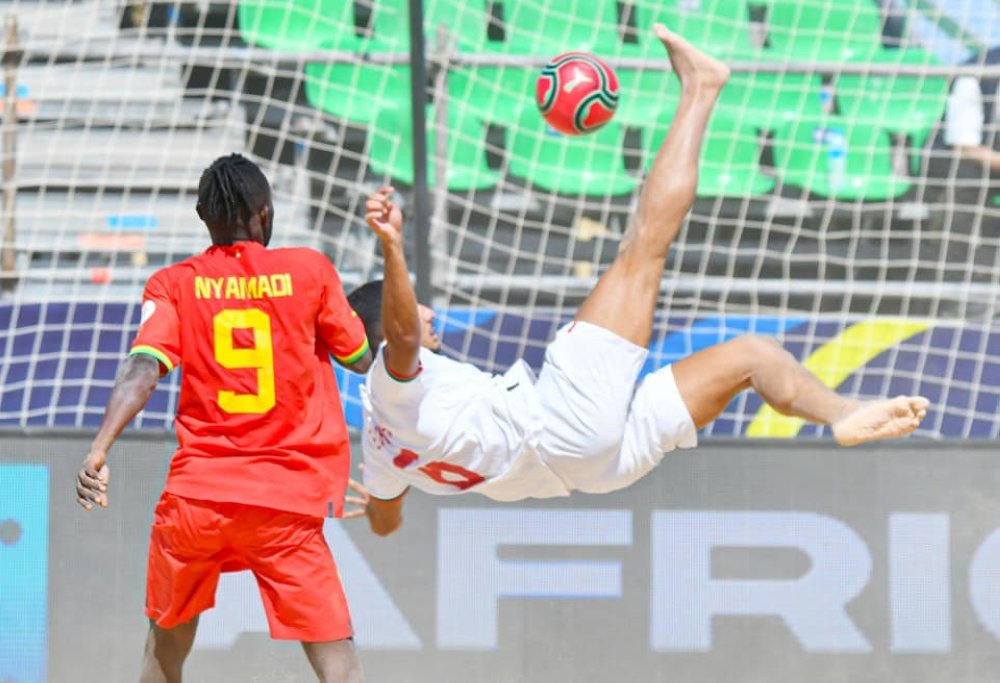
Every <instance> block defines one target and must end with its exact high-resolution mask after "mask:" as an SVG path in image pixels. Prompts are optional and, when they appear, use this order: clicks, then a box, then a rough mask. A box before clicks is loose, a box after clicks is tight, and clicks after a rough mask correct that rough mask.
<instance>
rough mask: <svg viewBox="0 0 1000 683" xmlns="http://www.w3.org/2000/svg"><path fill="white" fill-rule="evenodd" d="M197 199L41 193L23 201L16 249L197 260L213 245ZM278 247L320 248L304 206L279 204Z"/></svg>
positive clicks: (279, 200)
mask: <svg viewBox="0 0 1000 683" xmlns="http://www.w3.org/2000/svg"><path fill="white" fill-rule="evenodd" d="M195 201H196V195H194V194H150V193H135V192H133V193H123V192H119V193H112V192H106V193H101V194H89V193H70V192H37V193H22V194H20V195H18V200H17V207H16V214H15V216H16V225H17V232H16V237H15V246H16V249H17V251H18V252H21V253H26V254H31V255H35V254H45V253H56V252H58V253H60V254H65V253H72V254H81V253H97V254H105V255H108V256H111V255H114V254H118V253H142V254H146V255H155V254H164V255H168V256H171V257H173V256H174V255H178V254H181V255H184V254H194V253H198V252H200V251H201V250H202V249H204V248H205V247H207V246H208V245H209V243H210V242H209V237H208V232H207V231H206V229H205V226H204V225H203V224H202V222H201V221H200V220H199V219H198V216H197V214H196V213H195V208H194V205H195ZM274 203H275V215H276V216H278V217H279V220H278V222H277V224H276V226H275V234H274V237H275V239H274V241H275V246H291V245H298V246H312V247H317V246H318V242H319V237H318V234H317V232H316V231H315V230H312V229H311V228H310V227H309V222H308V217H307V215H306V214H305V213H304V212H303V211H302V208H301V207H302V206H304V205H303V203H302V202H296V201H293V200H291V199H288V198H284V197H276V198H275V202H274Z"/></svg>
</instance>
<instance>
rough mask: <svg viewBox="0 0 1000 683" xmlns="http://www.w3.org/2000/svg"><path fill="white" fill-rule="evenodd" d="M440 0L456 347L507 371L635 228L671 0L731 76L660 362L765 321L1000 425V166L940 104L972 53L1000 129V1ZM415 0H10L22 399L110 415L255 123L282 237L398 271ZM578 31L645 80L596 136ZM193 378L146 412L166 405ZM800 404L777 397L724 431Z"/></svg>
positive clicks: (665, 109) (446, 224) (881, 388)
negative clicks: (581, 100) (579, 67)
mask: <svg viewBox="0 0 1000 683" xmlns="http://www.w3.org/2000/svg"><path fill="white" fill-rule="evenodd" d="M423 4H424V8H425V22H424V26H425V38H426V43H427V53H428V74H429V79H428V83H427V93H428V97H427V108H426V110H425V113H426V119H427V122H428V126H429V127H430V129H431V132H430V135H429V136H428V139H427V146H428V149H429V150H430V152H431V154H432V156H433V157H434V159H433V161H432V163H431V164H430V165H429V167H428V175H429V177H430V180H431V190H430V196H429V198H428V199H429V205H430V206H431V207H432V209H433V211H432V214H433V215H432V217H431V221H430V229H429V244H430V252H431V264H432V269H431V270H429V271H428V272H425V273H420V277H422V278H427V279H428V281H429V282H430V283H431V284H432V289H433V292H434V301H433V303H434V305H435V306H436V308H437V309H438V310H439V312H440V319H441V321H442V325H443V332H444V333H445V344H446V347H447V348H448V349H449V351H451V352H453V353H454V354H456V355H458V356H461V357H464V358H468V359H470V360H473V361H474V362H476V363H478V364H480V365H482V366H483V367H487V368H490V369H494V370H496V369H500V368H502V367H504V366H506V365H507V364H508V363H509V362H510V361H511V360H512V359H513V358H515V357H517V356H526V357H527V358H528V359H529V361H530V362H531V363H533V364H534V365H536V366H537V365H538V364H539V363H540V361H541V355H542V352H543V349H544V345H545V342H546V341H547V340H548V338H549V337H550V336H551V334H552V332H553V331H554V326H555V325H557V324H558V323H559V322H561V321H564V320H566V319H567V318H569V317H571V316H572V314H573V312H574V310H575V308H576V306H577V305H578V304H579V303H580V301H582V298H583V297H584V296H585V295H586V293H587V292H588V291H589V290H590V288H591V287H592V286H593V283H594V282H595V281H596V277H597V276H598V275H599V274H600V272H601V271H602V269H603V268H604V267H606V266H607V264H609V263H610V261H611V259H612V258H613V257H614V255H615V253H616V250H617V246H618V242H619V238H620V236H621V233H622V231H623V229H624V226H625V223H626V220H627V217H628V215H629V213H630V211H631V210H632V209H633V208H634V205H635V201H636V198H637V193H638V186H639V183H640V181H641V178H642V174H643V171H644V169H645V168H646V167H647V164H648V163H649V161H650V160H651V156H652V154H653V152H654V151H655V148H656V146H657V145H658V143H659V140H661V139H662V136H663V134H664V133H665V130H666V126H667V125H668V124H669V120H670V115H671V112H672V111H673V107H674V106H675V105H676V102H677V98H678V97H679V88H678V86H677V81H676V78H675V77H674V76H673V75H672V74H671V73H670V72H669V70H668V63H667V61H666V60H665V58H664V52H663V50H662V47H661V46H660V45H659V44H658V43H656V41H655V40H654V39H653V36H652V34H651V32H650V30H649V27H650V26H651V25H652V23H653V22H654V21H657V20H662V21H664V22H665V23H667V24H668V25H669V26H671V27H672V28H674V29H676V30H678V31H679V32H681V33H683V34H684V35H686V36H687V37H689V38H690V39H691V40H692V42H695V43H697V44H699V45H701V46H703V47H704V48H705V49H706V50H708V51H710V52H712V53H714V54H716V55H717V56H719V57H721V58H723V59H725V60H726V61H728V62H729V63H731V64H732V66H733V70H734V75H733V79H732V82H731V83H730V85H729V86H727V88H726V90H725V91H724V94H723V96H722V98H721V101H720V103H719V107H718V110H717V113H716V115H715V116H714V118H713V120H712V124H711V126H710V130H709V133H708V136H707V140H706V144H705V150H704V153H703V156H702V174H701V179H700V185H699V199H698V201H697V204H696V206H695V208H694V210H693V212H692V215H691V220H690V222H689V224H688V226H687V228H686V229H685V231H684V232H683V233H682V236H681V238H680V239H679V240H678V243H677V244H676V246H675V248H674V250H673V252H672V254H671V257H670V260H669V262H668V266H667V275H666V278H665V281H664V285H663V300H662V303H663V306H662V310H663V316H662V318H661V319H660V320H658V323H657V329H656V333H655V334H654V343H653V348H652V351H653V352H652V357H651V361H650V364H649V367H650V368H653V367H656V366H658V365H661V364H663V363H666V362H669V361H671V360H672V359H675V358H677V357H678V356H680V355H683V354H686V353H690V352H692V351H696V350H697V349H699V348H703V347H704V346H705V345H706V344H708V343H714V342H717V341H722V340H724V339H727V338H730V337H732V336H734V335H735V334H739V333H741V332H746V331H755V332H758V333H761V334H768V335H774V336H777V337H778V338H779V339H781V340H782V341H783V342H784V343H785V344H786V346H788V347H789V348H790V349H791V350H792V351H793V352H794V353H796V355H797V356H799V357H800V358H802V359H803V360H805V361H806V362H807V363H808V364H809V365H810V367H811V368H813V369H814V370H815V371H816V372H818V373H819V374H820V375H821V376H822V377H823V378H824V380H825V381H826V382H827V383H829V384H830V385H832V386H839V387H841V388H842V389H843V390H845V391H849V392H851V393H860V394H867V395H875V394H885V393H901V392H914V391H919V392H923V393H925V394H927V395H929V396H930V397H931V398H932V399H933V400H934V401H935V410H934V412H933V413H932V415H931V416H930V418H929V419H928V421H927V423H926V425H925V427H924V428H922V433H924V434H926V435H929V436H934V435H943V436H948V437H985V438H995V437H997V436H998V435H1000V419H998V418H997V417H996V415H997V404H998V394H1000V390H998V386H1000V331H997V330H996V329H995V327H994V325H993V318H994V316H995V310H996V306H995V303H994V302H995V300H996V295H997V291H998V277H1000V266H998V260H997V255H998V246H1000V244H998V241H1000V239H998V230H997V228H998V221H997V218H998V210H997V208H996V203H995V201H994V200H995V196H996V193H995V192H994V188H993V186H992V185H991V184H990V180H989V173H988V172H987V171H984V170H982V167H981V166H977V165H976V163H975V162H972V161H960V157H959V155H958V154H957V153H956V152H955V151H954V149H953V148H949V147H948V146H946V145H944V144H943V135H942V134H941V133H940V125H939V123H940V121H942V120H943V118H944V115H945V108H946V101H947V98H948V93H949V87H950V82H951V79H952V77H953V76H954V75H955V74H959V73H962V74H965V75H969V76H972V77H973V78H977V79H978V80H976V81H975V82H976V84H978V85H979V86H981V87H980V88H979V89H978V92H979V93H980V94H981V95H982V97H981V98H980V99H982V101H983V102H982V104H985V105H986V112H987V113H986V116H985V119H984V126H983V130H982V131H981V135H980V138H981V139H982V140H983V142H985V148H986V150H987V151H988V149H989V148H991V147H992V146H993V137H994V135H993V133H994V129H995V125H994V118H993V109H994V108H993V103H994V99H995V92H996V77H997V75H998V74H1000V70H996V71H991V70H990V68H989V67H988V66H987V67H985V68H981V69H978V70H977V69H974V68H969V67H960V66H958V62H960V61H962V60H964V59H968V58H969V57H971V56H973V55H979V58H978V63H979V64H980V65H982V64H984V63H986V62H987V61H990V59H991V54H992V53H989V52H988V51H987V48H988V47H989V45H990V44H991V43H992V41H991V39H990V36H989V35H988V33H989V31H988V30H987V29H988V28H989V27H993V26H996V25H1000V12H997V11H996V7H995V6H993V5H992V3H976V2H964V3H958V4H961V5H962V7H961V11H959V10H958V9H955V10H954V11H950V10H949V9H947V8H945V6H944V4H942V3H938V4H937V5H933V4H932V3H917V2H908V1H907V0H891V1H888V0H887V1H886V2H884V3H881V4H880V3H878V2H875V1H874V0H822V1H821V0H794V1H793V0H760V1H759V2H754V1H752V0H625V1H623V2H614V1H609V0H586V1H584V0H494V1H487V0H423ZM407 5H408V2H407V1H406V0H356V1H354V2H350V1H346V0H251V1H247V2H242V3H235V2H234V3H208V2H199V3H120V2H0V14H2V15H5V16H6V17H8V18H9V19H14V18H16V22H17V28H18V38H17V41H16V44H14V45H11V46H10V47H9V48H8V49H13V48H16V49H17V50H20V51H23V55H20V56H19V55H16V54H13V53H12V54H11V55H9V56H10V58H9V59H8V60H7V64H8V67H7V70H6V73H7V78H8V81H10V82H13V83H15V87H14V88H13V89H11V93H9V94H8V96H7V98H6V106H7V108H8V110H9V109H10V107H11V106H12V105H13V106H14V108H15V110H16V112H17V116H16V125H14V124H13V123H11V122H8V123H7V124H5V127H4V131H5V133H6V134H7V136H8V138H7V140H8V142H9V141H13V142H14V144H16V149H17V152H16V155H15V156H14V161H15V163H14V165H13V167H8V172H9V173H10V177H9V179H8V185H7V187H8V188H9V189H11V190H16V202H11V201H9V200H8V201H7V202H5V206H4V209H5V212H4V218H5V219H7V218H9V219H10V220H9V221H7V220H5V222H4V224H5V226H9V228H10V229H9V234H8V235H7V238H6V239H5V242H4V247H5V255H6V256H7V257H8V259H9V258H10V257H13V262H12V263H11V262H9V261H8V262H7V263H8V265H10V266H11V269H10V271H9V272H8V273H7V277H6V279H5V282H6V283H7V284H8V291H6V294H5V299H4V301H3V302H2V303H0V318H2V323H3V325H2V327H0V335H2V336H0V343H2V345H3V346H2V353H3V359H2V366H0V384H2V386H3V389H2V392H3V393H2V396H0V423H2V424H7V425H46V426H54V425H67V426H90V425H93V424H95V423H96V421H98V420H99V417H100V413H101V408H102V406H103V401H104V399H105V398H106V396H107V392H108V390H109V388H110V386H111V383H112V381H113V373H114V368H115V366H116V365H117V363H118V361H119V360H120V358H121V356H122V355H123V353H124V352H125V351H126V349H127V348H128V344H129V342H130V339H131V337H132V335H133V334H134V325H135V323H136V320H137V317H138V313H137V308H136V301H137V299H138V296H139V293H140V292H141V288H142V285H143V283H144V282H145V279H146V278H147V277H148V275H149V274H150V273H151V272H152V271H153V270H154V269H156V268H158V267H160V266H162V265H164V264H166V263H170V262H174V261H176V260H179V259H181V258H183V257H186V256H188V255H190V254H193V253H196V252H198V251H200V250H202V249H203V248H204V247H205V246H206V245H207V243H208V238H207V233H206V232H205V230H204V228H203V227H202V226H201V224H200V222H199V221H198V219H197V217H196V215H195V213H194V210H193V207H194V203H195V193H196V184H197V180H198V177H199V175H200V172H201V170H202V169H203V168H204V167H205V166H207V165H208V164H209V163H210V162H211V161H212V159H213V158H215V157H216V156H218V155H219V154H223V153H228V152H230V151H241V152H244V153H245V154H248V155H250V156H252V157H253V158H254V159H255V160H257V161H258V162H259V163H260V164H261V165H262V167H263V168H264V170H265V172H266V173H267V174H268V176H269V178H270V179H271V181H272V184H273V186H274V188H275V204H276V216H277V221H276V241H277V242H279V243H281V244H306V245H310V246H314V247H316V248H318V249H321V250H322V251H324V252H326V253H327V254H328V255H329V256H330V257H331V259H332V260H333V261H334V263H335V264H336V265H337V267H338V268H339V269H340V271H341V273H342V274H343V276H344V280H345V282H346V283H347V284H348V286H351V285H354V284H357V283H360V282H362V281H364V280H366V279H368V278H369V277H372V276H374V275H377V274H378V273H379V269H380V262H379V255H378V253H377V249H376V245H375V243H374V241H373V239H372V238H371V237H370V236H369V234H368V232H367V230H366V228H365V227H364V224H363V221H362V220H361V219H360V211H361V209H360V205H361V202H362V200H363V197H364V195H365V194H366V193H367V192H368V191H370V190H371V189H373V188H375V187H377V186H378V185H380V184H382V183H384V182H386V181H387V180H390V179H391V180H392V182H393V183H394V184H395V185H396V186H397V188H398V189H399V196H400V200H401V202H403V203H404V205H405V207H406V208H407V209H408V210H409V211H410V213H411V215H412V204H413V202H412V199H413V193H412V185H411V184H412V183H413V181H414V175H413V162H412V158H413V147H412V141H413V131H412V114H411V110H410V83H409V81H410V70H411V67H410V63H409V58H408V49H409V29H408V24H407V21H408V20H407ZM991 7H992V9H991ZM571 49H577V50H585V51H589V52H593V53H595V54H597V55H599V56H601V57H603V58H605V59H606V60H607V61H609V62H610V63H612V64H613V65H614V66H615V67H616V71H617V74H618V77H619V79H620V81H621V104H620V107H619V110H618V112H617V114H616V117H615V119H614V120H613V121H612V123H611V124H609V125H608V126H607V127H605V128H604V129H602V130H601V131H599V132H598V133H597V134H595V135H592V136H587V137H582V138H572V139H570V138H562V137H558V136H554V135H552V133H551V131H548V130H547V129H546V128H545V127H544V126H543V125H542V123H541V120H540V118H539V115H538V112H537V109H536V108H535V105H534V83H535V78H536V76H537V73H538V70H539V68H540V66H541V65H542V64H544V63H545V62H546V61H548V59H550V58H551V57H553V56H555V55H556V54H558V53H561V52H564V51H567V50H571ZM963 69H964V70H963ZM11 79H12V80H11ZM983 93H985V94H983ZM15 99H16V103H14V100H15ZM976 106H981V103H979V102H972V104H971V105H970V107H971V108H973V109H974V107H976ZM970 107H967V109H969V108H970ZM10 118H11V117H8V119H10ZM11 136H12V137H11ZM974 153H975V152H974V151H967V152H966V154H967V155H972V154H974ZM8 156H10V155H8ZM9 196H10V195H8V197H9ZM410 234H411V236H412V235H414V234H415V231H414V230H413V229H412V226H411V229H410ZM345 379H346V380H347V381H346V393H347V394H348V395H349V396H350V395H351V392H352V391H354V390H355V385H356V380H353V379H347V378H345ZM171 387H172V388H170V390H169V391H167V392H160V393H159V394H158V396H157V398H156V399H155V400H154V402H153V403H152V404H151V406H150V408H149V409H148V410H147V411H146V412H145V414H144V416H143V419H142V421H141V424H142V425H145V426H154V427H155V426H163V425H167V424H169V419H170V415H171V414H172V410H173V407H174V401H175V395H174V391H175V387H176V384H174V385H171ZM356 408H357V406H356V405H355V404H353V403H351V402H350V401H349V402H348V414H349V417H352V419H353V417H356ZM799 431H800V425H799V424H797V423H795V422H794V421H789V420H784V419H780V418H777V417H776V416H774V415H772V414H770V413H769V412H768V411H766V410H761V408H760V405H759V402H758V401H757V399H755V398H754V397H741V398H740V399H738V400H737V401H736V402H734V404H733V405H732V406H731V407H730V408H729V409H728V410H727V411H726V414H725V416H724V419H722V420H720V421H719V422H718V423H717V424H716V425H715V426H714V427H713V428H712V429H711V433H713V434H721V435H739V434H749V435H774V436H788V435H792V434H796V433H799Z"/></svg>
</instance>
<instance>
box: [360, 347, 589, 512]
mask: <svg viewBox="0 0 1000 683" xmlns="http://www.w3.org/2000/svg"><path fill="white" fill-rule="evenodd" d="M383 348H384V347H383ZM420 364H421V370H420V373H419V374H418V375H417V376H416V377H414V378H413V379H412V380H406V381H402V380H398V379H395V378H393V377H392V375H390V374H389V373H388V372H387V371H386V368H385V356H384V353H382V350H381V349H380V350H379V353H378V354H377V355H376V358H375V361H374V362H373V363H372V365H371V367H370V368H369V369H368V374H367V376H366V379H365V384H364V385H363V386H362V388H361V400H362V404H363V406H364V420H365V425H364V434H363V435H362V449H363V452H364V462H365V472H364V479H365V486H366V487H367V488H368V490H369V492H370V493H371V495H373V496H374V497H376V498H380V499H383V500H388V499H392V498H395V497H397V496H399V495H401V494H402V493H403V492H404V491H405V490H406V488H407V486H409V485H412V486H415V487H417V488H419V489H422V490H424V491H427V492H428V493H433V494H438V495H441V494H454V493H463V492H465V491H470V490H472V491H475V492H477V493H482V494H483V495H486V496H488V497H490V498H493V499H494V500H500V501H511V500H520V499H522V498H529V497H531V498H550V497H553V496H565V495H568V494H569V489H568V488H567V486H566V485H565V484H564V483H563V482H562V481H561V480H560V479H559V477H557V476H556V475H555V474H554V473H553V472H552V471H551V470H550V469H549V468H548V467H547V466H546V465H545V464H544V463H543V462H542V461H541V460H540V458H539V455H538V451H537V442H538V435H539V433H540V430H541V427H542V410H541V406H540V404H539V401H538V397H537V395H536V393H535V378H534V376H533V374H532V372H531V370H530V368H528V366H527V365H526V364H525V363H524V362H523V361H518V362H517V363H515V364H514V366H513V367H511V369H510V370H508V371H507V372H506V373H504V374H503V375H490V374H489V373H486V372H483V371H482V370H479V369H478V368H476V367H475V366H473V365H470V364H469V363H461V362H459V361H456V360H453V359H451V358H447V357H446V356H442V355H439V354H435V353H432V352H431V351H428V350H427V349H421V350H420Z"/></svg>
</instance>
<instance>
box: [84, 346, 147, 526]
mask: <svg viewBox="0 0 1000 683" xmlns="http://www.w3.org/2000/svg"><path fill="white" fill-rule="evenodd" d="M159 379H160V363H159V361H157V360H156V359H155V358H153V357H152V356H147V355H146V354H143V353H137V354H135V355H133V356H129V357H128V358H126V359H125V362H124V363H122V367H121V370H120V371H119V373H118V378H117V379H116V380H115V386H114V388H113V389H112V390H111V398H109V399H108V406H107V408H105V410H104V419H103V420H102V421H101V426H100V428H99V429H98V430H97V436H95V437H94V441H93V442H92V443H91V445H90V452H89V453H87V457H86V459H84V461H83V467H81V468H80V473H79V474H78V475H77V478H76V496H77V502H78V503H80V505H82V506H83V507H84V508H86V509H88V510H92V509H93V507H94V505H99V506H101V507H107V506H108V478H109V470H108V466H107V459H108V451H109V450H110V449H111V445H112V444H113V443H114V442H115V441H116V440H117V439H118V437H119V436H120V435H121V433H122V431H123V430H124V429H125V427H126V426H127V425H128V423H129V422H131V421H132V418H134V417H135V416H136V415H138V414H139V411H140V410H142V409H143V408H144V407H145V405H146V403H147V402H148V401H149V397H150V396H151V395H152V394H153V389H155V388H156V383H157V382H158V381H159Z"/></svg>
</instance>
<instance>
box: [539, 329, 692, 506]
mask: <svg viewBox="0 0 1000 683" xmlns="http://www.w3.org/2000/svg"><path fill="white" fill-rule="evenodd" d="M648 353H649V352H648V351H647V350H646V349H644V348H642V347H640V346H636V345H635V344H633V343H631V342H630V341H628V340H626V339H623V338H621V337H619V336H618V335H616V334H614V333H613V332H611V331H610V330H607V329H605V328H603V327H599V326H597V325H592V324H590V323H586V322H579V321H578V322H574V323H571V324H570V325H567V326H566V327H563V328H562V329H560V330H559V332H558V333H557V334H556V338H555V340H554V341H553V342H552V343H551V344H550V345H549V347H548V349H547V350H546V352H545V363H544V364H543V365H542V371H541V374H540V375H539V377H538V383H537V384H536V388H537V390H538V396H539V399H540V400H541V403H542V408H543V410H544V417H545V426H544V427H543V429H542V434H541V437H540V441H539V454H540V456H541V458H542V459H543V460H544V461H545V463H546V464H547V465H548V466H549V467H550V468H552V470H553V471H554V472H555V473H556V475H557V476H559V477H560V478H561V479H563V481H565V482H566V484H567V486H569V488H571V489H574V490H577V491H585V492H588V493H606V492H608V491H615V490H617V489H621V488H625V487H626V486H629V485H630V484H632V483H634V482H635V481H636V480H638V479H639V478H640V477H642V476H643V475H645V474H646V473H647V472H649V471H650V470H651V469H653V468H654V467H656V465H657V464H658V463H659V462H660V460H662V459H663V455H664V454H665V453H667V452H668V451H672V450H673V449H674V448H678V447H680V448H693V447H695V446H697V445H698V434H697V430H696V429H695V426H694V422H693V421H692V420H691V415H690V414H689V413H688V409H687V406H685V405H684V401H683V400H682V399H681V395H680V392H679V391H678V390H677V385H676V384H675V383H674V375H673V372H672V371H671V369H670V367H665V368H661V369H660V370H658V371H656V372H654V373H651V374H649V375H647V376H646V377H645V378H644V379H643V381H642V383H641V384H640V385H639V387H638V388H636V380H637V379H638V377H639V373H640V372H641V371H642V366H643V364H644V363H645V362H646V356H647V355H648Z"/></svg>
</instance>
